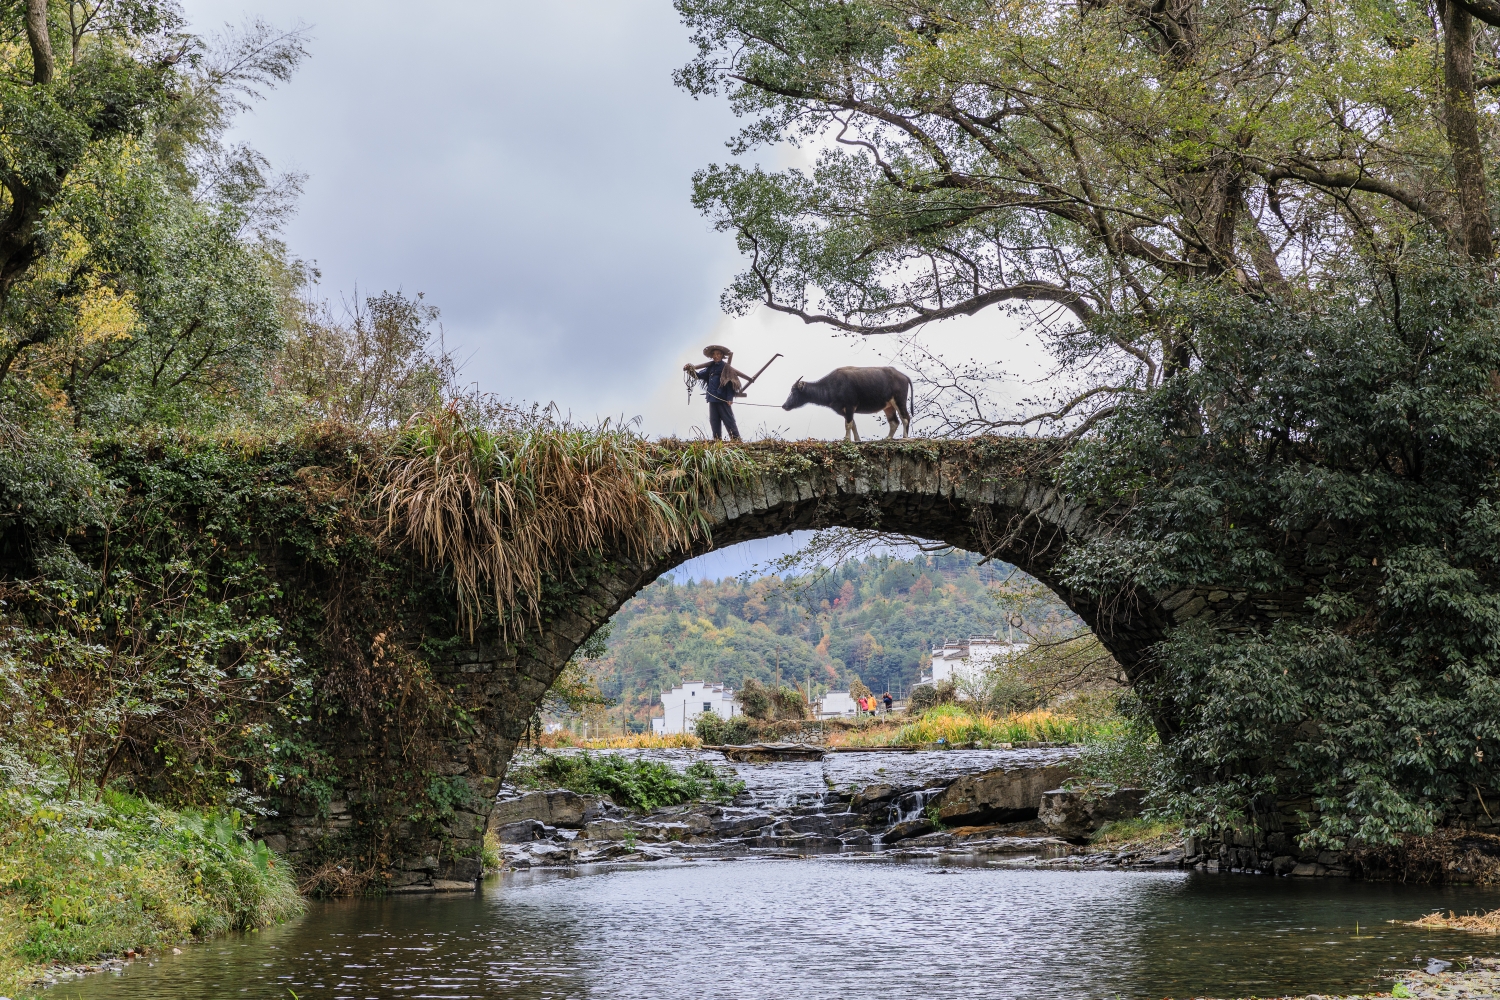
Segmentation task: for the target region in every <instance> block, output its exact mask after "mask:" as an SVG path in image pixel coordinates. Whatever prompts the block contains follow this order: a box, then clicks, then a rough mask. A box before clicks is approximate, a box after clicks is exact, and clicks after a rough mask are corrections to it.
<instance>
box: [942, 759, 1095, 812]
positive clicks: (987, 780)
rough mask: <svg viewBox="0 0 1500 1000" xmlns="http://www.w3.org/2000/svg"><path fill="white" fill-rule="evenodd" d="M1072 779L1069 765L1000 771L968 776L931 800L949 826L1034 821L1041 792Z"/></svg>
mask: <svg viewBox="0 0 1500 1000" xmlns="http://www.w3.org/2000/svg"><path fill="white" fill-rule="evenodd" d="M1072 776H1073V769H1072V768H1071V767H1070V766H1069V765H1067V764H1046V765H1043V766H1041V767H1012V768H999V769H997V770H994V771H984V772H982V773H980V774H967V775H964V776H963V777H962V778H959V779H958V780H957V781H955V782H954V783H953V784H951V785H949V786H948V787H947V788H946V789H945V790H944V791H943V793H942V794H941V795H939V796H937V797H936V798H934V799H933V800H932V803H933V804H935V805H936V806H937V817H938V819H939V820H940V821H941V822H942V823H944V824H946V825H949V826H957V825H965V826H968V825H975V824H979V823H1004V822H1013V821H1015V820H1021V819H1031V818H1032V817H1034V816H1036V815H1037V811H1038V810H1039V809H1040V808H1041V805H1042V793H1043V792H1045V791H1047V790H1048V789H1049V788H1056V787H1057V786H1058V785H1060V784H1062V783H1063V782H1064V781H1066V780H1068V779H1069V778H1071V777H1072Z"/></svg>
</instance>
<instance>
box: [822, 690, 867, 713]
mask: <svg viewBox="0 0 1500 1000" xmlns="http://www.w3.org/2000/svg"><path fill="white" fill-rule="evenodd" d="M858 708H859V706H858V705H856V704H854V696H853V695H852V694H850V693H849V692H848V691H830V692H828V693H827V694H825V695H824V696H823V697H821V698H819V699H818V705H817V712H816V718H819V719H852V718H854V715H855V711H856V710H857V709H858Z"/></svg>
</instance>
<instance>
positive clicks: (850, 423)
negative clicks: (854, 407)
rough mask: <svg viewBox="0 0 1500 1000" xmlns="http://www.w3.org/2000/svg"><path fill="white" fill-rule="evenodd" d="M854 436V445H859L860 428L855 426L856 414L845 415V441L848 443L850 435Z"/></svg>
mask: <svg viewBox="0 0 1500 1000" xmlns="http://www.w3.org/2000/svg"><path fill="white" fill-rule="evenodd" d="M851 434H852V435H854V443H855V444H858V443H859V428H858V427H855V426H854V414H852V413H846V414H844V441H845V442H846V443H847V442H848V440H849V435H851Z"/></svg>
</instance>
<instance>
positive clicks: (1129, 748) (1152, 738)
mask: <svg viewBox="0 0 1500 1000" xmlns="http://www.w3.org/2000/svg"><path fill="white" fill-rule="evenodd" d="M1166 765H1167V761H1166V759H1165V753H1164V749H1163V747H1162V744H1161V739H1160V738H1159V737H1158V736H1157V734H1156V730H1155V729H1153V728H1152V727H1151V724H1150V723H1149V722H1147V721H1146V720H1144V719H1142V718H1140V717H1139V716H1134V717H1126V719H1125V722H1124V724H1123V725H1119V726H1116V727H1112V728H1109V729H1103V730H1101V731H1099V732H1097V733H1095V734H1093V735H1092V736H1091V737H1090V738H1089V739H1088V740H1086V741H1085V742H1084V745H1083V752H1082V753H1081V754H1079V755H1078V758H1077V760H1076V761H1075V762H1074V770H1075V771H1077V773H1078V783H1081V784H1085V785H1088V786H1092V787H1102V788H1104V789H1115V788H1145V789H1149V790H1152V791H1157V792H1159V791H1161V790H1163V789H1165V788H1166V787H1167V785H1168V783H1169V781H1170V778H1169V777H1168V774H1167V773H1166V772H1167V766H1166Z"/></svg>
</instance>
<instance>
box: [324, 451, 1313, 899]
mask: <svg viewBox="0 0 1500 1000" xmlns="http://www.w3.org/2000/svg"><path fill="white" fill-rule="evenodd" d="M746 447H747V448H748V449H749V450H751V451H752V452H753V453H754V452H758V453H762V457H772V458H774V457H775V456H774V455H769V454H768V453H774V452H783V453H793V454H794V455H795V457H796V458H797V461H796V462H795V463H786V462H775V461H771V462H766V463H763V464H764V465H765V466H767V467H768V468H770V469H772V470H785V469H786V468H788V467H789V466H791V467H795V468H796V469H798V470H799V471H794V472H788V471H764V472H759V473H755V474H753V475H751V476H750V477H749V478H747V479H746V480H744V481H743V482H741V483H740V484H739V485H737V486H735V487H734V488H732V489H728V490H725V491H723V492H721V493H720V494H719V495H718V496H717V498H716V499H714V500H713V501H712V502H711V503H710V504H709V505H708V506H707V509H706V511H705V513H706V515H707V519H708V523H709V526H710V528H711V531H712V537H711V540H708V541H703V542H700V543H699V544H697V545H694V546H692V547H689V548H680V549H673V550H670V551H665V552H658V553H656V554H655V555H654V556H653V557H651V558H649V559H644V560H641V559H634V558H631V557H629V556H627V555H625V554H623V553H619V552H607V553H605V561H604V565H605V567H606V569H605V571H604V572H603V573H601V574H596V575H592V576H589V577H588V578H586V579H584V580H581V581H579V582H575V583H572V584H571V586H572V588H573V593H572V594H571V595H569V596H570V599H567V600H565V601H564V602H563V606H564V607H565V608H566V610H565V611H563V612H562V613H560V614H557V615H555V616H554V617H552V618H551V619H549V620H547V621H545V622H544V624H543V625H542V627H540V628H539V629H537V630H535V631H534V632H533V633H532V634H529V635H527V636H524V637H522V638H521V640H520V641H518V642H517V643H516V644H515V645H506V646H499V645H485V644H480V645H474V646H471V647H469V648H466V649H463V650H461V651H460V652H459V653H458V654H457V655H456V656H454V657H453V658H452V659H451V660H449V661H447V662H445V663H442V664H438V665H436V666H437V676H438V679H439V680H440V681H441V682H442V683H443V684H444V685H446V686H447V687H448V688H449V689H450V690H451V691H452V692H453V693H454V695H455V697H456V699H457V700H458V701H460V702H461V703H463V704H465V705H467V706H469V708H470V715H471V717H472V718H473V720H474V725H473V728H472V731H471V732H470V733H469V734H468V735H467V736H466V737H465V738H463V739H461V740H450V741H449V742H448V743H447V744H446V748H447V749H446V753H447V756H448V758H449V760H448V763H447V765H446V766H447V770H448V771H449V773H450V774H452V775H454V776H462V777H463V778H465V779H466V780H467V781H468V782H469V784H470V787H471V788H472V791H473V793H474V795H473V801H474V803H475V805H474V806H473V811H472V812H465V811H462V810H460V811H459V812H458V813H457V814H456V815H455V817H454V819H453V821H452V822H451V823H450V824H449V825H448V828H447V830H446V835H447V838H446V842H447V844H448V845H449V847H448V849H447V850H446V852H445V851H443V850H441V849H438V848H436V847H434V846H433V843H432V842H430V841H429V842H427V843H425V844H424V843H422V842H418V841H413V842H410V843H408V844H406V845H405V846H404V847H401V848H399V850H400V852H401V853H402V854H403V855H404V856H405V857H406V860H405V861H404V862H402V863H401V864H404V865H405V866H406V869H407V871H406V873H405V874H406V876H407V877H410V878H413V879H415V878H416V877H417V875H418V874H421V875H424V876H425V877H427V878H430V879H436V880H442V879H459V880H462V879H469V878H473V877H474V875H475V874H477V867H476V866H477V862H476V861H475V860H474V859H475V856H476V855H477V845H478V843H479V840H480V839H481V838H482V832H483V824H484V821H485V819H486V817H487V814H488V809H489V803H491V802H492V801H493V799H494V794H495V791H496V789H497V787H498V785H499V782H500V780H501V779H502V778H503V776H504V773H505V770H506V767H507V765H508V763H509V761H510V759H511V756H512V754H513V752H514V750H515V748H516V746H517V744H518V743H519V742H520V741H521V740H522V739H523V737H524V735H525V732H526V729H527V723H528V720H529V719H530V718H531V717H532V715H533V713H534V712H535V710H536V709H537V708H538V707H539V706H540V704H541V701H542V698H543V696H544V695H545V694H546V692H547V690H548V688H549V687H550V686H551V684H552V683H553V681H554V680H555V679H556V678H557V676H558V674H559V673H560V671H561V670H562V669H563V667H564V666H565V665H566V664H567V662H568V660H569V659H570V658H571V657H572V655H573V654H574V652H575V651H576V650H577V649H578V647H579V646H580V645H582V644H583V642H584V641H585V640H586V639H588V637H589V636H590V635H591V634H592V633H593V632H594V631H595V630H596V629H598V628H599V627H600V626H601V625H603V624H604V623H605V622H606V621H608V620H609V618H610V616H611V615H613V614H614V613H615V611H617V610H618V609H619V607H620V606H621V605H622V604H623V603H624V602H625V601H627V600H628V599H629V598H630V597H631V596H632V595H634V594H635V593H636V592H637V591H639V590H640V589H642V588H643V587H645V586H646V585H648V584H650V583H651V582H652V581H654V580H656V579H657V578H658V577H659V576H661V575H662V574H663V573H665V572H667V571H668V570H670V569H672V568H673V567H674V566H676V565H678V564H680V563H682V562H684V561H686V560H688V559H690V558H693V557H694V556H697V555H701V554H702V553H703V552H705V551H708V550H709V549H711V548H722V547H725V546H728V545H733V544H736V543H738V542H744V541H749V540H752V539H759V538H767V537H770V536H774V535H780V534H784V533H786V532H789V531H795V530H799V529H812V528H822V527H831V526H839V527H850V528H865V529H879V530H883V531H889V532H899V533H904V534H910V535H914V536H918V537H921V538H926V539H932V540H935V541H940V542H945V543H947V544H949V545H952V546H955V547H957V548H961V549H965V550H968V551H972V552H977V553H982V554H985V555H988V556H993V557H995V558H997V559H1003V560H1005V561H1007V562H1010V563H1013V564H1015V565H1017V566H1019V567H1020V568H1021V569H1022V570H1024V571H1026V572H1028V573H1030V574H1031V575H1033V576H1035V577H1036V578H1037V579H1039V580H1040V581H1042V582H1043V583H1044V584H1046V585H1047V586H1049V587H1051V588H1052V589H1053V590H1054V591H1055V592H1056V593H1057V594H1058V596H1059V597H1060V598H1061V599H1062V600H1063V601H1064V602H1065V603H1066V604H1067V605H1068V606H1069V607H1070V608H1072V609H1073V611H1075V612H1076V613H1077V614H1078V615H1079V616H1080V617H1081V618H1082V619H1083V620H1084V621H1085V622H1087V623H1088V625H1089V626H1090V627H1091V628H1092V629H1093V630H1094V632H1095V633H1096V634H1097V636H1098V637H1099V639H1100V641H1101V642H1102V643H1103V644H1104V645H1105V647H1106V648H1108V649H1109V650H1110V652H1111V653H1112V654H1113V655H1114V656H1115V658H1116V659H1117V660H1118V661H1119V663H1120V664H1121V665H1122V667H1123V668H1124V669H1125V671H1126V673H1127V675H1128V676H1130V677H1131V678H1132V680H1134V679H1136V678H1138V677H1139V676H1140V673H1141V671H1142V670H1144V669H1147V667H1148V662H1147V657H1148V654H1149V649H1150V647H1151V646H1152V644H1154V643H1155V642H1157V641H1158V640H1159V639H1161V638H1162V637H1163V636H1164V635H1165V634H1166V632H1167V631H1168V629H1170V628H1171V627H1172V626H1173V625H1174V624H1175V623H1177V622H1180V621H1182V620H1184V619H1186V618H1190V617H1194V616H1197V615H1200V614H1213V615H1221V616H1232V617H1239V618H1245V619H1254V618H1259V617H1263V616H1266V615H1278V614H1285V613H1293V612H1292V610H1291V609H1292V608H1293V607H1295V606H1297V605H1300V603H1301V595H1296V594H1288V595H1255V596H1254V597H1253V598H1252V597H1251V596H1250V595H1247V594H1243V593H1231V592H1229V591H1224V590H1217V589H1203V590H1187V591H1177V592H1172V593H1163V594H1154V595H1137V596H1136V597H1134V598H1133V599H1130V600H1117V601H1114V602H1112V603H1110V604H1108V605H1101V603H1100V602H1099V601H1097V600H1095V599H1093V598H1090V597H1085V596H1083V595H1079V594H1075V593H1073V592H1071V591H1070V590H1069V589H1068V588H1067V587H1066V586H1064V585H1063V584H1062V583H1061V582H1060V581H1059V579H1058V576H1057V573H1056V564H1057V561H1058V558H1059V556H1060V555H1061V554H1062V553H1063V551H1064V549H1065V548H1066V547H1067V546H1068V545H1069V544H1070V542H1075V541H1077V540H1079V539H1081V538H1086V537H1089V536H1091V535H1093V534H1095V533H1097V532H1102V531H1106V530H1107V519H1106V518H1104V517H1102V516H1101V515H1100V514H1099V513H1098V512H1095V511H1091V510H1089V509H1088V508H1086V507H1083V506H1080V505H1078V504H1076V503H1074V502H1072V501H1070V499H1069V498H1068V497H1066V496H1063V495H1061V494H1060V493H1059V492H1058V490H1057V489H1056V487H1055V486H1054V484H1053V481H1052V476H1051V475H1050V470H1051V469H1052V468H1053V466H1054V465H1055V462H1056V459H1057V456H1058V451H1057V449H1056V447H1055V446H1051V445H1049V444H1048V443H1046V442H1040V443H1039V442H1035V441H1023V440H1017V439H1012V438H973V439H967V440H963V441H952V442H939V441H891V442H874V443H867V444H861V445H852V446H851V445H845V444H812V443H810V442H809V443H781V442H767V443H762V444H753V445H748V446H746ZM761 464H762V463H757V466H759V465H761ZM341 807H343V808H347V807H346V806H345V805H344V803H341V802H337V801H336V802H335V803H334V812H333V814H332V817H331V818H332V821H333V822H334V823H335V824H338V823H340V822H347V821H348V817H347V815H344V816H341V815H340V813H339V811H338V810H339V808H341ZM453 845H457V847H456V848H455V847H454V846H453ZM445 854H446V858H445V857H444V855H445Z"/></svg>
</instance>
